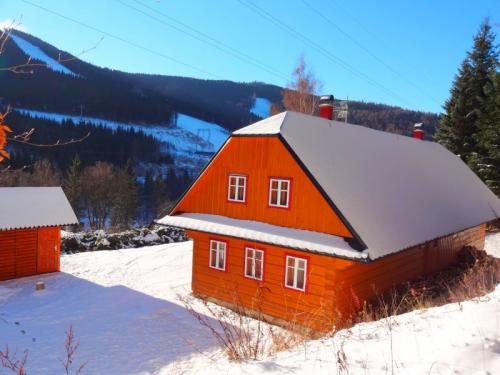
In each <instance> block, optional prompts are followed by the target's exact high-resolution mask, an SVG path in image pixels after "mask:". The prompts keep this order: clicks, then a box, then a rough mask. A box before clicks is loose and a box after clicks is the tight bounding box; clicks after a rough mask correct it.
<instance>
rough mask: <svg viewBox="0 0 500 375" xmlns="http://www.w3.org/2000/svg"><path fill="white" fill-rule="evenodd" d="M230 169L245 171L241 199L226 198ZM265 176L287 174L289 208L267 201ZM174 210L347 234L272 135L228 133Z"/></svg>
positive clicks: (307, 179)
mask: <svg viewBox="0 0 500 375" xmlns="http://www.w3.org/2000/svg"><path fill="white" fill-rule="evenodd" d="M231 173H235V174H243V175H247V176H248V180H247V185H248V186H247V202H246V203H236V202H228V201H227V188H228V177H229V174H231ZM270 177H287V178H291V202H290V208H289V209H283V208H276V207H269V206H268V202H269V196H268V194H269V178H270ZM334 198H335V197H333V199H334ZM179 212H196V213H207V214H214V215H222V216H229V217H232V218H236V219H244V220H256V221H262V222H267V223H270V224H274V225H280V226H285V227H292V228H301V229H308V230H314V231H318V232H323V233H330V234H334V235H337V236H342V237H350V238H351V237H352V235H351V233H350V232H349V230H348V229H347V228H346V227H345V225H344V224H343V223H342V221H341V220H340V219H339V217H338V216H337V215H336V213H335V212H334V211H333V209H332V208H331V207H330V205H329V204H328V203H327V201H326V200H325V199H324V197H323V196H322V195H321V193H320V192H319V191H318V190H317V189H316V187H315V186H314V184H313V183H312V181H311V180H310V179H309V177H308V176H307V175H306V174H305V173H304V172H303V170H302V169H301V167H300V166H299V165H298V164H297V162H296V161H295V159H294V158H293V156H292V155H290V153H289V152H288V150H287V149H286V148H285V146H283V144H282V143H281V141H280V140H279V139H278V138H277V137H236V138H231V139H230V140H229V141H228V142H227V143H226V145H225V146H224V148H223V149H222V151H221V152H220V153H219V154H218V155H217V157H216V158H215V159H214V160H213V161H212V163H211V164H210V166H209V167H208V168H207V169H206V170H205V172H204V173H203V174H202V175H201V176H200V177H199V179H198V180H197V181H196V182H195V184H194V185H193V186H192V188H191V189H190V190H189V191H188V192H187V194H186V195H185V196H184V197H183V199H182V200H181V201H180V202H179V204H178V205H177V207H176V208H175V211H174V212H173V214H176V213H179ZM318 212H321V215H318Z"/></svg>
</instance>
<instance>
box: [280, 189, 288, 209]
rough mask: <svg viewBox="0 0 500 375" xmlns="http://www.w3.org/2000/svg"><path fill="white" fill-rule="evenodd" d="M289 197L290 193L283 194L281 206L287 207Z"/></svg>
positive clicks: (283, 192)
mask: <svg viewBox="0 0 500 375" xmlns="http://www.w3.org/2000/svg"><path fill="white" fill-rule="evenodd" d="M287 196H288V193H287V192H286V191H282V192H281V198H280V205H281V206H287Z"/></svg>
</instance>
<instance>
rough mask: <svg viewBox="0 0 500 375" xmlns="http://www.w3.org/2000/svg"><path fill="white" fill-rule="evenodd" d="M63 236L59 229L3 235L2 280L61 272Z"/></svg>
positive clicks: (0, 246)
mask: <svg viewBox="0 0 500 375" xmlns="http://www.w3.org/2000/svg"><path fill="white" fill-rule="evenodd" d="M60 233H61V230H60V228H59V227H50V228H34V229H19V230H8V231H0V280H7V279H14V278H17V277H23V276H31V275H36V274H39V273H45V272H56V271H59V256H60V242H61V237H60ZM52 243H53V244H54V245H56V247H54V246H50V247H49V246H48V244H52Z"/></svg>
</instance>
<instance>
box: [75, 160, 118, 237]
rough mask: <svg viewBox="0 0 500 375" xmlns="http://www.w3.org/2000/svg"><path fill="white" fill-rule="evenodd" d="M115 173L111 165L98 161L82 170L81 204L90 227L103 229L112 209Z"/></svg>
mask: <svg viewBox="0 0 500 375" xmlns="http://www.w3.org/2000/svg"><path fill="white" fill-rule="evenodd" d="M115 177H116V173H115V170H114V168H113V166H112V165H111V164H109V163H106V162H101V161H98V162H97V163H96V164H95V165H92V166H90V167H87V168H85V170H84V171H83V181H84V184H83V189H82V196H83V199H82V204H83V207H84V210H85V212H86V215H87V218H88V221H89V224H90V227H91V228H92V229H103V228H105V226H106V222H107V220H108V219H109V216H110V215H111V212H112V210H113V199H114V196H115V194H114V189H113V186H114V184H115Z"/></svg>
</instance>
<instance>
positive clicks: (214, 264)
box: [210, 249, 217, 267]
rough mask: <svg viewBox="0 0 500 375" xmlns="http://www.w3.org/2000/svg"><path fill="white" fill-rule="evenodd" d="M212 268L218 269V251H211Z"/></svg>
mask: <svg viewBox="0 0 500 375" xmlns="http://www.w3.org/2000/svg"><path fill="white" fill-rule="evenodd" d="M210 266H212V267H217V251H216V250H212V249H211V250H210Z"/></svg>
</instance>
